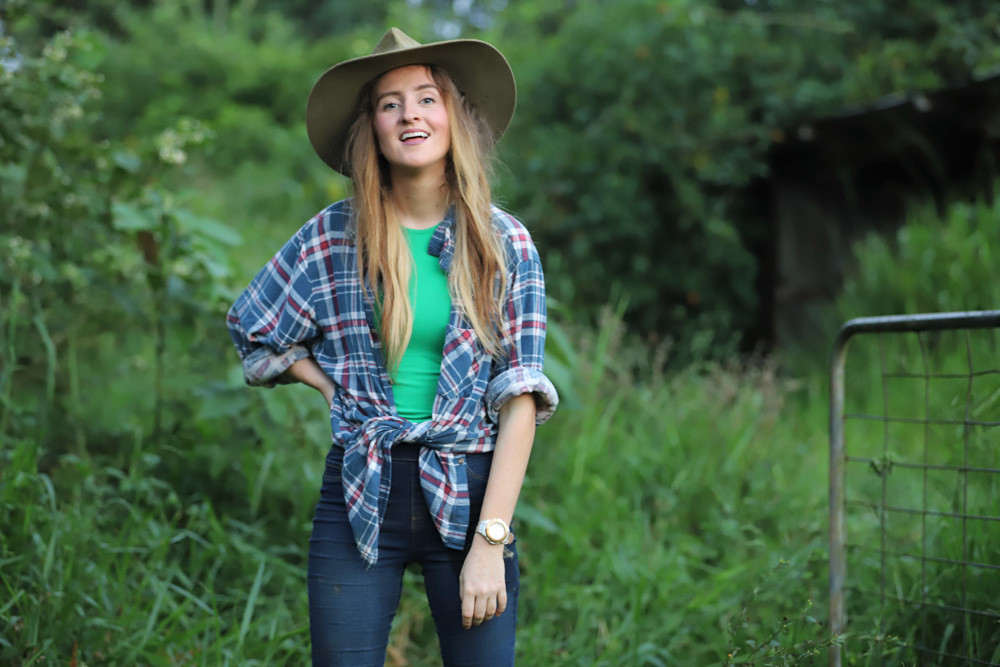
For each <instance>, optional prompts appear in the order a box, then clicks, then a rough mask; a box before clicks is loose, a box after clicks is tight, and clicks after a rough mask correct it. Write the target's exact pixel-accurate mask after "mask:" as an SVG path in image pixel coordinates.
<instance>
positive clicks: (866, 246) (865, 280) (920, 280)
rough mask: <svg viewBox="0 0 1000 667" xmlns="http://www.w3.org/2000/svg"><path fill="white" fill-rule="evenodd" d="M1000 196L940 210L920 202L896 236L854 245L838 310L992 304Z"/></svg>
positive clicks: (999, 298)
mask: <svg viewBox="0 0 1000 667" xmlns="http://www.w3.org/2000/svg"><path fill="white" fill-rule="evenodd" d="M998 247H1000V201H994V202H993V203H986V202H978V203H965V202H958V203H955V204H952V205H951V206H949V207H948V209H947V210H946V211H945V212H944V215H943V216H942V215H940V214H939V213H938V212H937V211H936V210H935V209H934V208H932V207H930V206H925V207H922V208H919V209H917V210H916V211H915V212H914V213H913V214H911V215H910V216H909V217H908V218H907V223H906V225H904V226H903V227H900V229H899V231H898V232H897V233H896V236H895V238H885V237H883V236H877V235H874V234H873V235H870V236H868V237H867V238H865V239H863V240H862V241H860V242H859V243H857V244H856V245H855V248H854V263H853V268H852V271H851V273H850V274H849V275H848V277H847V279H846V280H845V282H844V289H843V294H842V295H841V297H840V299H839V305H838V313H839V315H840V316H841V317H842V318H843V319H848V318H851V317H860V316H866V315H887V314H895V313H929V312H947V311H957V310H989V309H994V308H996V307H997V304H998V303H1000V268H998V262H995V261H994V258H993V253H994V252H996V249H997V248H998Z"/></svg>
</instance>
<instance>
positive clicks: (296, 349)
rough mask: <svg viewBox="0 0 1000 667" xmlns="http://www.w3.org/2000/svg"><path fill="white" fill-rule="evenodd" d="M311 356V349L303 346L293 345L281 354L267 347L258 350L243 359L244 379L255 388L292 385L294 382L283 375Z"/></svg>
mask: <svg viewBox="0 0 1000 667" xmlns="http://www.w3.org/2000/svg"><path fill="white" fill-rule="evenodd" d="M310 354H311V353H310V352H309V348H307V347H304V346H302V345H293V346H291V347H290V348H288V349H287V350H286V351H284V352H281V353H278V352H275V351H274V350H272V349H271V348H269V347H267V346H264V347H260V348H257V349H256V350H254V351H253V352H251V353H250V354H248V355H247V356H246V357H244V359H243V379H244V380H246V383H247V384H249V385H253V386H255V387H257V386H259V387H273V386H275V385H279V384H291V383H292V382H293V380H289V379H285V378H282V377H281V374H282V373H284V372H285V371H286V370H288V367H289V366H291V365H292V364H294V363H295V362H296V361H299V360H300V359H305V358H306V357H308V356H310Z"/></svg>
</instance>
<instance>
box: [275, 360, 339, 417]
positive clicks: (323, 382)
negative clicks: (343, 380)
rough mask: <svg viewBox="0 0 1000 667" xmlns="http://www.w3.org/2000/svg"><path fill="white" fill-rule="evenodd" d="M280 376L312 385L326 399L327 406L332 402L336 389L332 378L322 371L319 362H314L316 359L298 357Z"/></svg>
mask: <svg viewBox="0 0 1000 667" xmlns="http://www.w3.org/2000/svg"><path fill="white" fill-rule="evenodd" d="M282 377H283V378H287V379H289V380H293V381H295V382H301V383H302V384H304V385H308V386H310V387H312V388H313V389H315V390H317V391H318V392H319V393H321V394H323V398H325V399H326V404H327V406H330V405H332V404H333V394H334V391H335V390H336V389H335V386H334V384H333V380H331V379H330V376H329V375H327V374H326V373H324V372H323V369H322V368H320V366H319V364H318V363H316V360H315V359H313V358H312V357H306V358H305V359H299V360H298V361H296V362H295V363H294V364H292V365H291V366H289V367H288V368H286V369H285V372H284V373H282Z"/></svg>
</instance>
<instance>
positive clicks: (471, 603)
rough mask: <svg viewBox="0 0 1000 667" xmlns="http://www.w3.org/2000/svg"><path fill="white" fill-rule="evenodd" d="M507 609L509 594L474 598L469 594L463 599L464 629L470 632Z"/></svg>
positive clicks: (503, 593)
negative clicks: (470, 629)
mask: <svg viewBox="0 0 1000 667" xmlns="http://www.w3.org/2000/svg"><path fill="white" fill-rule="evenodd" d="M506 608H507V592H506V591H504V592H502V593H501V594H500V595H489V596H474V595H472V594H468V595H465V596H463V597H462V627H463V628H465V629H466V630H468V629H469V628H472V627H475V626H477V625H482V624H483V623H485V622H486V621H489V620H491V619H493V618H495V617H497V616H499V615H500V614H501V613H503V611H504V609H506Z"/></svg>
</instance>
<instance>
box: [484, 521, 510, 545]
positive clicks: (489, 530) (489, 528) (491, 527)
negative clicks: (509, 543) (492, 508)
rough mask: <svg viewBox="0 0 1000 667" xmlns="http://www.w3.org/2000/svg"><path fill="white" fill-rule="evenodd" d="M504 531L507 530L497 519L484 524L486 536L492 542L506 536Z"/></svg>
mask: <svg viewBox="0 0 1000 667" xmlns="http://www.w3.org/2000/svg"><path fill="white" fill-rule="evenodd" d="M506 532H507V531H506V530H504V527H503V524H502V523H500V522H499V521H498V522H495V523H489V524H487V525H486V537H488V538H490V539H491V540H492V541H494V542H499V541H500V540H502V539H503V538H505V537H507V535H506V534H505V533H506Z"/></svg>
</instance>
